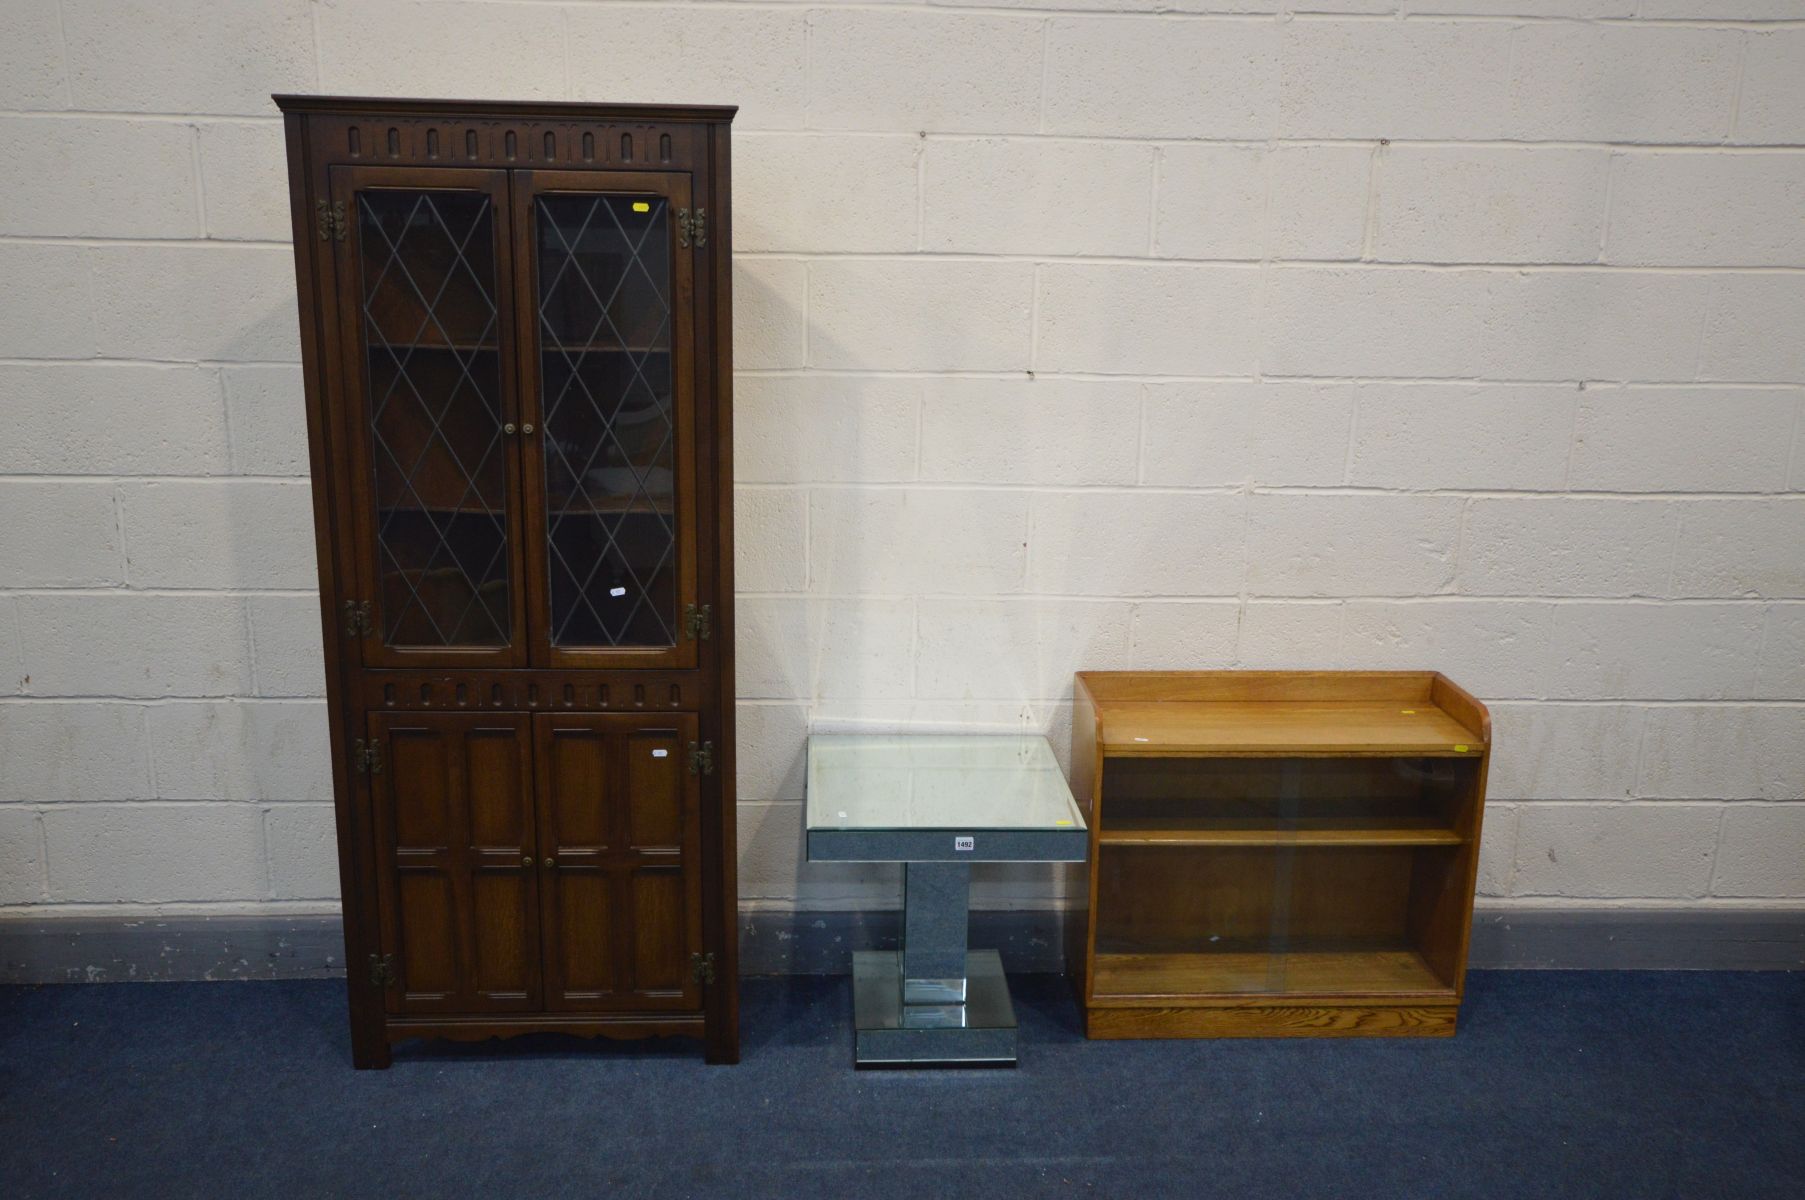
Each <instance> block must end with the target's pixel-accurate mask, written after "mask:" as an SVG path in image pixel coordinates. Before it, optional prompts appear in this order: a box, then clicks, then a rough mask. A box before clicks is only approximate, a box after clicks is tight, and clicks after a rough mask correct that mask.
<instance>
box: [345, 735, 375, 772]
mask: <svg viewBox="0 0 1805 1200" xmlns="http://www.w3.org/2000/svg"><path fill="white" fill-rule="evenodd" d="M351 767H352V769H353V770H355V771H361V772H362V773H364V774H365V775H380V774H382V743H381V742H378V741H376V740H375V739H374V738H372V739H371V740H370V741H367V742H366V741H364V740H363V739H362V738H358V739H357V740H356V741H354V742H352V743H351Z"/></svg>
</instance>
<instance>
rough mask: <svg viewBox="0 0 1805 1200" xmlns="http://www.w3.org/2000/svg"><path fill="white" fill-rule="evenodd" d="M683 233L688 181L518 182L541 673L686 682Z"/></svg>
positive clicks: (691, 571) (698, 234)
mask: <svg viewBox="0 0 1805 1200" xmlns="http://www.w3.org/2000/svg"><path fill="white" fill-rule="evenodd" d="M692 220H696V218H694V217H693V216H692V210H691V207H690V185H689V176H688V175H687V174H682V173H673V172H620V171H584V172H560V171H516V172H515V173H514V230H515V239H516V241H515V253H516V255H517V256H518V258H519V259H520V261H521V262H522V264H523V265H524V269H523V271H522V285H521V294H520V304H519V310H520V313H519V322H520V346H521V370H522V378H523V380H524V381H525V386H524V387H523V388H522V399H523V409H524V412H525V415H524V417H523V422H524V423H525V424H530V425H532V426H533V427H535V429H536V430H537V432H536V434H534V435H532V436H529V437H527V438H525V439H523V443H522V444H523V446H524V448H525V452H524V454H523V456H522V465H523V469H524V472H525V483H524V488H525V494H524V500H525V514H526V515H525V520H526V522H527V525H526V527H527V529H528V530H529V531H531V532H530V534H529V536H528V537H527V538H526V554H527V571H528V574H529V576H530V578H531V579H532V581H533V586H532V587H531V589H530V591H531V598H530V605H529V609H528V615H527V621H528V628H529V630H530V636H531V638H532V644H533V661H534V663H535V664H537V665H543V666H614V667H691V666H694V665H695V664H696V644H695V640H694V634H695V631H696V630H697V629H698V627H697V626H694V625H692V624H691V623H690V622H689V621H688V620H687V617H688V615H689V613H690V612H691V611H692V610H693V608H694V605H695V602H696V503H695V484H694V477H695V447H694V440H695V435H694V429H695V401H694V390H695V385H694V362H693V352H692V346H693V336H694V335H693V329H692V324H693V306H694V292H693V271H692V265H691V264H692V259H693V256H694V251H695V246H696V243H697V242H698V241H700V240H703V239H705V238H706V233H705V232H704V231H703V230H702V228H701V227H699V226H697V225H693V224H692V223H691V222H692ZM523 427H524V426H523Z"/></svg>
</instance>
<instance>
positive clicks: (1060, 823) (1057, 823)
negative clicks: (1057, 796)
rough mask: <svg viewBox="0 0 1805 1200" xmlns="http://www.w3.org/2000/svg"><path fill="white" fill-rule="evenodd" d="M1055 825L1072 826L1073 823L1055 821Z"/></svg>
mask: <svg viewBox="0 0 1805 1200" xmlns="http://www.w3.org/2000/svg"><path fill="white" fill-rule="evenodd" d="M1053 824H1055V825H1070V824H1071V822H1070V821H1055V822H1053Z"/></svg>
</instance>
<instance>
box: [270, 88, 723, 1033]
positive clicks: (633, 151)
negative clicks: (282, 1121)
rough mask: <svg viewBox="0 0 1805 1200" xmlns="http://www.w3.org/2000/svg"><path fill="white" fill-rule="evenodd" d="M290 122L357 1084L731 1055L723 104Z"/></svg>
mask: <svg viewBox="0 0 1805 1200" xmlns="http://www.w3.org/2000/svg"><path fill="white" fill-rule="evenodd" d="M276 103H277V104H278V105H279V106H280V107H281V109H282V112H283V118H284V125H283V132H284V134H285V136H286V139H287V147H288V163H289V188H290V198H291V207H292V212H293V229H294V242H295V266H296V273H297V274H296V278H297V284H298V295H299V302H300V316H301V361H302V368H303V376H304V378H305V381H306V395H307V417H308V434H309V442H310V446H311V451H312V474H313V498H314V522H315V530H316V545H317V549H318V556H319V571H320V604H321V615H322V618H323V622H324V631H325V636H324V647H325V659H326V664H325V665H326V698H327V708H328V711H329V714H330V722H331V730H332V769H333V790H334V797H335V802H336V810H337V820H338V850H339V880H340V884H341V887H342V889H343V892H344V906H345V949H346V955H347V964H348V965H349V967H350V979H349V989H350V993H349V995H350V1010H351V1034H352V1060H353V1062H354V1063H355V1065H356V1066H358V1067H360V1068H364V1067H385V1066H387V1065H388V1064H389V1061H390V1045H391V1043H394V1042H399V1041H404V1040H406V1039H409V1038H418V1037H446V1038H457V1039H465V1040H474V1039H481V1038H489V1037H502V1036H513V1035H515V1034H525V1033H544V1032H556V1033H567V1034H576V1035H580V1036H587V1037H608V1038H642V1037H648V1036H654V1035H670V1034H675V1035H684V1036H690V1037H696V1038H701V1039H703V1041H704V1044H705V1046H706V1053H707V1056H708V1058H709V1060H710V1061H711V1062H733V1061H735V1060H736V1059H737V1058H738V1055H739V1019H738V1003H739V1001H738V991H737V976H738V972H737V970H736V958H735V952H736V947H737V945H738V933H737V917H736V909H735V904H736V900H737V892H738V889H737V887H736V885H735V882H734V864H735V861H736V853H735V849H734V847H735V835H734V790H733V778H734V760H733V745H734V736H733V711H734V708H733V486H732V482H733V464H732V447H733V431H732V378H733V371H732V367H733V364H732V353H731V336H730V333H731V330H732V327H733V321H732V312H731V298H730V281H731V277H732V265H731V258H730V240H729V223H730V222H729V213H728V131H729V123H730V122H731V120H732V117H733V110H732V109H731V108H719V107H687V106H668V105H618V104H562V103H549V102H544V103H542V102H521V103H490V102H482V101H460V100H406V99H361V98H356V97H334V96H278V97H276ZM270 136H271V138H272V139H273V138H274V137H275V134H274V132H272V133H271V135H270Z"/></svg>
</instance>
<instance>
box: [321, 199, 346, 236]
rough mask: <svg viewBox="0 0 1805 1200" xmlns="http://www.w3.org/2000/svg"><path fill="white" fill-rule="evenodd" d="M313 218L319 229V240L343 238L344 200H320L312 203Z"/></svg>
mask: <svg viewBox="0 0 1805 1200" xmlns="http://www.w3.org/2000/svg"><path fill="white" fill-rule="evenodd" d="M314 219H315V222H316V223H317V225H318V226H319V230H320V240H321V241H322V242H324V241H328V240H330V241H338V242H342V241H344V240H345V202H344V201H343V200H320V201H317V202H316V203H315V204H314Z"/></svg>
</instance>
